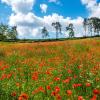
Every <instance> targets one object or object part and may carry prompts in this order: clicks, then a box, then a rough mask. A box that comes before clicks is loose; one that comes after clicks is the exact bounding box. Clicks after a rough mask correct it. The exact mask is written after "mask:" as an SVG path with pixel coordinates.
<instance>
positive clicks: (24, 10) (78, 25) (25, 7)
mask: <svg viewBox="0 0 100 100" xmlns="http://www.w3.org/2000/svg"><path fill="white" fill-rule="evenodd" d="M2 2H4V3H6V4H8V5H10V6H11V8H12V10H13V13H12V14H11V16H10V17H9V25H10V26H14V25H16V26H17V31H18V33H19V37H20V38H40V36H41V35H40V33H41V27H43V26H46V27H47V29H48V31H49V32H50V36H54V35H55V32H54V31H55V30H54V28H53V27H52V26H51V24H52V22H56V21H59V22H60V23H61V25H62V31H63V33H65V27H66V26H67V25H68V24H69V23H73V24H74V26H75V32H76V33H79V34H76V36H81V35H82V22H83V18H82V17H77V18H76V19H71V17H66V18H65V17H63V16H61V15H58V14H57V13H53V14H52V15H48V16H44V17H43V18H42V17H38V16H36V15H35V14H34V13H32V12H31V10H32V8H33V5H34V3H35V0H2ZM44 5H45V4H44ZM42 6H43V5H42ZM41 9H42V10H43V12H46V10H47V7H41Z"/></svg>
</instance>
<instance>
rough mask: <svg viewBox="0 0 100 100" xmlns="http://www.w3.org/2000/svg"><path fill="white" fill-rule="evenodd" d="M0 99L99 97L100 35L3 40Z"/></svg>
mask: <svg viewBox="0 0 100 100" xmlns="http://www.w3.org/2000/svg"><path fill="white" fill-rule="evenodd" d="M0 100H100V38H94V39H92V38H91V39H80V40H66V41H57V42H56V41H55V42H36V43H34V42H33V43H18V42H17V43H9V42H8V43H7V42H0Z"/></svg>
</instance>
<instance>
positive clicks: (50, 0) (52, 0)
mask: <svg viewBox="0 0 100 100" xmlns="http://www.w3.org/2000/svg"><path fill="white" fill-rule="evenodd" d="M57 1H58V0H49V2H54V3H56V2H57Z"/></svg>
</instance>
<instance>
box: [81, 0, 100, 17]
mask: <svg viewBox="0 0 100 100" xmlns="http://www.w3.org/2000/svg"><path fill="white" fill-rule="evenodd" d="M81 1H82V3H83V4H84V5H86V8H87V9H88V11H89V17H100V3H97V0H81Z"/></svg>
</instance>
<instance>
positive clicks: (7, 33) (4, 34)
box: [0, 23, 18, 41]
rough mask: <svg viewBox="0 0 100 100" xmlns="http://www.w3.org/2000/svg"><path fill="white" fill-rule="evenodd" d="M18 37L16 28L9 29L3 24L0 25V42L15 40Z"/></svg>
mask: <svg viewBox="0 0 100 100" xmlns="http://www.w3.org/2000/svg"><path fill="white" fill-rule="evenodd" d="M17 36H18V32H17V27H16V26H13V27H9V26H8V25H5V24H2V23H1V24H0V41H3V40H16V39H17Z"/></svg>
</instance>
